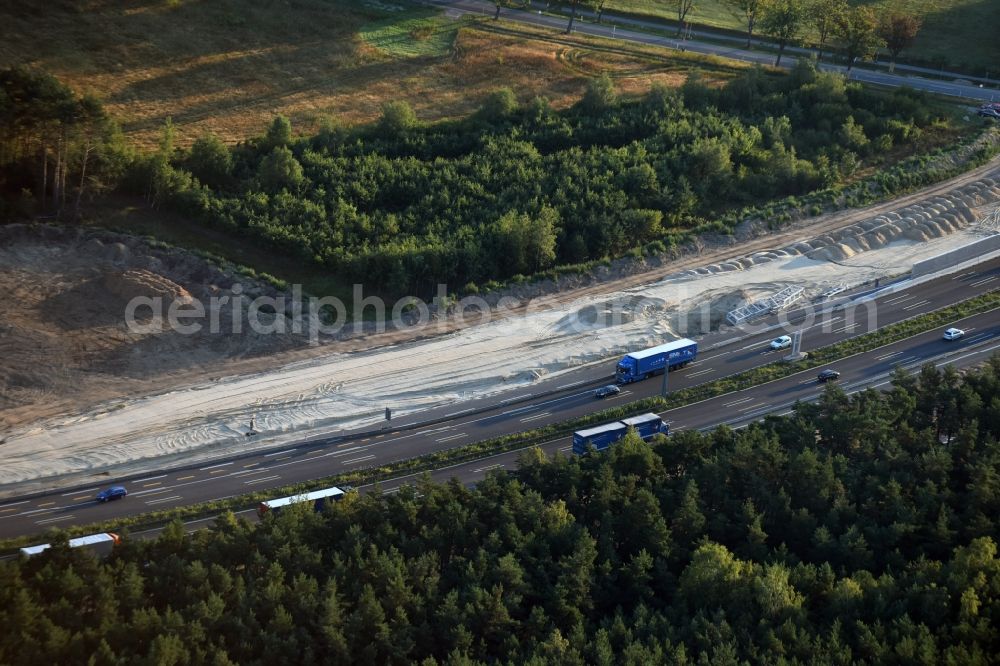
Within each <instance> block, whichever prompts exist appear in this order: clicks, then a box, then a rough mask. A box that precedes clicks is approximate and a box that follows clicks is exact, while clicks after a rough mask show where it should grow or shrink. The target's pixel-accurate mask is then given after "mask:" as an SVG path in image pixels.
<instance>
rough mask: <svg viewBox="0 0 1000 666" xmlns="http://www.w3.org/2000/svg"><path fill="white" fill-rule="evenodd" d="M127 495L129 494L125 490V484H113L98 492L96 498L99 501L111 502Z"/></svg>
mask: <svg viewBox="0 0 1000 666" xmlns="http://www.w3.org/2000/svg"><path fill="white" fill-rule="evenodd" d="M126 495H128V491H127V490H125V488H124V486H111V487H110V488H108V489H106V490H102V491H101V492H99V493H97V498H96V499H97V501H98V502H109V501H111V500H115V499H121V498H122V497H125V496H126Z"/></svg>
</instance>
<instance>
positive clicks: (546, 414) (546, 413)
mask: <svg viewBox="0 0 1000 666" xmlns="http://www.w3.org/2000/svg"><path fill="white" fill-rule="evenodd" d="M546 416H552V412H542V413H541V414H534V415H532V416H526V417H524V418H523V419H520V422H521V423H527V422H528V421H537V420H538V419H544V418H545V417H546ZM438 441H439V442H440V441H441V440H438Z"/></svg>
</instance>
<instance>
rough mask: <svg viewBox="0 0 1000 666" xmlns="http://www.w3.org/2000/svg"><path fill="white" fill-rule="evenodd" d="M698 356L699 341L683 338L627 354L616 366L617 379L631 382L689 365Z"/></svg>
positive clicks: (624, 382)
mask: <svg viewBox="0 0 1000 666" xmlns="http://www.w3.org/2000/svg"><path fill="white" fill-rule="evenodd" d="M696 356H698V343H697V342H695V341H694V340H688V339H687V338H681V339H680V340H674V341H673V342H668V343H666V344H664V345H658V346H656V347H650V348H649V349H643V350H642V351H637V352H632V353H631V354H625V356H624V357H623V358H622V360H620V361H618V365H617V366H616V367H615V380H616V381H617V382H618V383H619V384H630V383H632V382H637V381H639V380H640V379H646V378H647V377H652V376H653V375H656V374H660V373H661V372H663V371H664V370H665V369H666V368H668V367H669V368H670V369H671V370H673V369H674V368H679V367H681V366H682V365H687V364H688V363H690V362H691V361H693V360H694V359H695V357H696Z"/></svg>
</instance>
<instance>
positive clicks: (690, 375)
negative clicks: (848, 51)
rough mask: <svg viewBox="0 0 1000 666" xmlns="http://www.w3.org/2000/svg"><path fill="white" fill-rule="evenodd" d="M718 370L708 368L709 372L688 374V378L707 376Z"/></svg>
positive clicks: (700, 371)
mask: <svg viewBox="0 0 1000 666" xmlns="http://www.w3.org/2000/svg"><path fill="white" fill-rule="evenodd" d="M715 371H716V368H708V369H707V370H699V371H698V372H691V373H688V377H697V376H698V375H707V374H708V373H710V372H715Z"/></svg>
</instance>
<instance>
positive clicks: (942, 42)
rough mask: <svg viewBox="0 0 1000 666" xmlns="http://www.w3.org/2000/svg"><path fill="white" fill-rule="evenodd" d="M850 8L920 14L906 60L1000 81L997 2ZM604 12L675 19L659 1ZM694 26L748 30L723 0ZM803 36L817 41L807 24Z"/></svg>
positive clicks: (706, 2) (928, 0) (879, 1)
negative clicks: (919, 21) (914, 39)
mask: <svg viewBox="0 0 1000 666" xmlns="http://www.w3.org/2000/svg"><path fill="white" fill-rule="evenodd" d="M849 2H850V4H851V5H853V6H857V5H861V4H865V5H869V6H872V7H875V8H876V9H877V10H878V11H879V12H880V13H882V12H886V11H890V10H891V9H899V10H900V11H904V12H909V13H912V14H914V15H915V16H919V17H920V18H921V19H922V20H923V28H922V29H921V31H920V34H919V35H918V36H917V41H916V43H915V44H914V45H913V47H912V48H910V49H908V50H906V51H904V52H903V54H902V56H901V58H900V62H904V61H906V59H907V58H913V59H915V60H920V61H922V62H923V63H924V64H934V65H947V66H948V67H951V68H960V69H962V70H963V71H966V72H967V73H969V74H972V75H976V76H983V75H984V74H986V73H987V72H988V73H989V74H990V76H992V77H994V78H1000V0H849ZM606 7H607V9H608V10H612V11H620V12H629V13H635V14H645V15H648V16H655V17H660V18H665V19H670V20H674V21H676V20H677V10H676V9H675V8H674V7H673V4H672V3H669V2H663V1H662V0H608V1H607V4H606ZM688 20H689V21H690V22H691V23H692V24H693V25H697V24H701V25H707V26H711V27H715V28H725V29H730V30H736V31H744V30H746V23H745V18H744V16H743V13H742V12H741V11H740V10H739V9H737V8H735V7H733V6H732V5H730V4H727V3H726V2H725V0H698V1H697V2H696V3H695V8H694V10H693V11H692V12H691V13H690V14H689V15H688ZM804 38H805V40H806V41H811V40H818V35H816V34H815V32H814V31H813V30H812V27H811V26H809V29H808V30H807V31H806V33H805V35H804Z"/></svg>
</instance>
